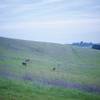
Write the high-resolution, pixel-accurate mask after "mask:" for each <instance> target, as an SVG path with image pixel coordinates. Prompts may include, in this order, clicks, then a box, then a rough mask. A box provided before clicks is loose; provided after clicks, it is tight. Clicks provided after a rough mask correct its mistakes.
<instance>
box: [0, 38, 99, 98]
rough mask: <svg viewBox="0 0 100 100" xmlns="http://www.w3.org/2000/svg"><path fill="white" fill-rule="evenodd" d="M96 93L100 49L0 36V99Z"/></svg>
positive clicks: (86, 96) (96, 94) (74, 96)
mask: <svg viewBox="0 0 100 100" xmlns="http://www.w3.org/2000/svg"><path fill="white" fill-rule="evenodd" d="M26 60H29V61H26ZM23 62H24V63H26V65H23ZM54 68H55V70H53V69H54ZM99 94H100V51H98V50H93V49H89V48H79V47H74V46H72V45H63V44H56V43H45V42H35V41H25V40H17V39H8V38H2V37H0V100H100V96H99Z"/></svg>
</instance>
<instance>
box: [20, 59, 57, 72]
mask: <svg viewBox="0 0 100 100" xmlns="http://www.w3.org/2000/svg"><path fill="white" fill-rule="evenodd" d="M28 62H30V59H26V60H25V61H24V62H22V65H23V66H27V64H28ZM52 70H53V71H55V70H56V68H55V67H53V68H52Z"/></svg>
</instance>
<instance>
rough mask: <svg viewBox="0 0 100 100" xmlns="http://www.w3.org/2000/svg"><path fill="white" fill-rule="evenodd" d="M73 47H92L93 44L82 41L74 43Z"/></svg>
mask: <svg viewBox="0 0 100 100" xmlns="http://www.w3.org/2000/svg"><path fill="white" fill-rule="evenodd" d="M72 45H74V46H79V47H92V45H93V43H92V42H83V41H81V42H77V43H73V44H72Z"/></svg>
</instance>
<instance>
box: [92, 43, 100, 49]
mask: <svg viewBox="0 0 100 100" xmlns="http://www.w3.org/2000/svg"><path fill="white" fill-rule="evenodd" d="M92 49H97V50H100V44H94V45H93V46H92Z"/></svg>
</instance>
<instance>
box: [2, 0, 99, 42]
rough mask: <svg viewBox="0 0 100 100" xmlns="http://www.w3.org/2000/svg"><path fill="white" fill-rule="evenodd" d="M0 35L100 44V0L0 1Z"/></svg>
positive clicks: (48, 40)
mask: <svg viewBox="0 0 100 100" xmlns="http://www.w3.org/2000/svg"><path fill="white" fill-rule="evenodd" d="M0 36H2V37H10V38H18V39H24V40H34V41H45V42H55V43H72V42H79V41H86V42H96V43H98V42H99V43H100V39H99V38H100V0H0Z"/></svg>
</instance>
